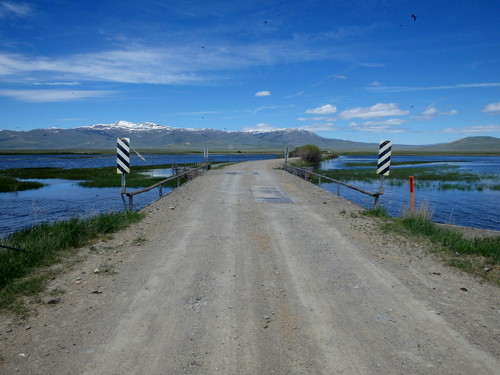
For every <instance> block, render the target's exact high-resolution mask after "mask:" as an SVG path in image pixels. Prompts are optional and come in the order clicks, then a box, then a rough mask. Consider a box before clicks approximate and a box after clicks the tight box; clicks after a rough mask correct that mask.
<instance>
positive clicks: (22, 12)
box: [0, 1, 32, 18]
mask: <svg viewBox="0 0 500 375" xmlns="http://www.w3.org/2000/svg"><path fill="white" fill-rule="evenodd" d="M31 11H32V9H31V6H30V5H29V4H26V3H13V2H10V1H2V2H0V18H1V17H5V16H11V15H14V16H17V17H24V16H27V15H28V14H30V13H31Z"/></svg>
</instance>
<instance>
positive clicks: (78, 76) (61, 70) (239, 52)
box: [0, 39, 336, 84]
mask: <svg viewBox="0 0 500 375" xmlns="http://www.w3.org/2000/svg"><path fill="white" fill-rule="evenodd" d="M304 43H305V42H303V41H300V40H295V39H294V40H293V41H289V40H287V41H273V40H270V41H268V42H267V43H260V42H259V43H255V44H231V43H225V44H220V45H212V46H210V48H208V47H207V48H206V49H204V50H203V53H202V54H200V48H199V45H198V44H196V45H194V44H192V43H179V44H178V45H173V46H167V47H163V46H162V47H147V46H144V45H140V44H134V43H129V44H128V45H127V46H126V47H123V48H118V49H114V50H104V51H102V50H101V51H95V52H89V53H82V54H72V55H66V56H57V57H52V56H34V55H28V54H12V53H5V52H4V53H1V52H0V76H2V75H6V76H9V77H8V78H9V80H10V81H11V82H13V81H16V80H17V81H19V82H24V81H25V79H26V77H27V76H32V77H35V79H36V80H38V81H55V82H58V81H61V80H68V81H72V80H74V81H84V80H90V81H112V82H123V83H150V84H190V83H191V84H192V83H201V82H207V81H214V80H218V79H227V75H226V74H224V75H223V76H218V74H219V73H220V72H225V71H227V70H228V71H234V70H238V69H244V68H249V67H255V66H271V65H276V64H291V63H301V62H308V61H318V60H323V59H325V58H333V59H335V58H336V57H335V53H332V52H331V51H327V50H324V49H318V48H314V47H313V46H307V45H304ZM221 74H222V73H221Z"/></svg>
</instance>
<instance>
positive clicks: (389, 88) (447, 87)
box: [366, 82, 500, 92]
mask: <svg viewBox="0 0 500 375" xmlns="http://www.w3.org/2000/svg"><path fill="white" fill-rule="evenodd" d="M489 87H500V82H485V83H460V84H456V85H444V86H427V87H424V86H374V85H373V84H372V85H371V87H367V88H366V90H368V91H383V92H408V91H424V90H451V89H470V88H489Z"/></svg>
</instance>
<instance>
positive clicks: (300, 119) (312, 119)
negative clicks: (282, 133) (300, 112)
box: [297, 116, 336, 122]
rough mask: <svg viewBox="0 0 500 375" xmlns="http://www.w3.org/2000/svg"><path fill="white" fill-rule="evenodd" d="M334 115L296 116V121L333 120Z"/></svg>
mask: <svg viewBox="0 0 500 375" xmlns="http://www.w3.org/2000/svg"><path fill="white" fill-rule="evenodd" d="M335 120H336V118H335V117H326V116H318V117H298V118H297V121H326V122H332V121H335Z"/></svg>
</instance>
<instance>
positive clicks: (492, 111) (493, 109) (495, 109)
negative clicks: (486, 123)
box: [481, 102, 500, 115]
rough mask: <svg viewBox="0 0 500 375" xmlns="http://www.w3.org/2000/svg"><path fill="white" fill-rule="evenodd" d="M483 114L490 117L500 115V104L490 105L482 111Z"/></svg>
mask: <svg viewBox="0 0 500 375" xmlns="http://www.w3.org/2000/svg"><path fill="white" fill-rule="evenodd" d="M481 112H484V113H487V114H489V115H500V102H496V103H490V104H488V105H487V106H485V107H484V108H483V109H482V110H481Z"/></svg>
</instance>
